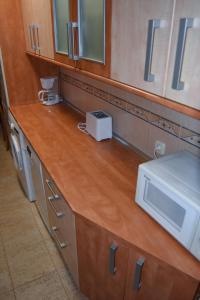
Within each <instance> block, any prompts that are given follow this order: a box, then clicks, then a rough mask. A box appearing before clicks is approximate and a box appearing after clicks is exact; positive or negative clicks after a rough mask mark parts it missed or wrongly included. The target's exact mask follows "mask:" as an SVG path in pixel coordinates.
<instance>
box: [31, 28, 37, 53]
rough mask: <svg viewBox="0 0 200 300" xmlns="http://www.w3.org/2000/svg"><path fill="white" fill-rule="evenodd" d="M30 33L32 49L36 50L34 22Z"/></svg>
mask: <svg viewBox="0 0 200 300" xmlns="http://www.w3.org/2000/svg"><path fill="white" fill-rule="evenodd" d="M32 35H33V50H35V51H36V50H37V46H36V34H35V24H32Z"/></svg>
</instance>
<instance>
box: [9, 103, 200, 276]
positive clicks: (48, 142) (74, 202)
mask: <svg viewBox="0 0 200 300" xmlns="http://www.w3.org/2000/svg"><path fill="white" fill-rule="evenodd" d="M11 111H12V113H13V115H14V117H15V118H16V120H17V121H18V123H19V125H20V127H21V128H22V130H23V131H24V133H25V135H26V137H27V138H28V140H29V142H30V143H31V144H32V146H33V148H34V149H35V151H36V152H37V154H38V156H39V157H40V159H41V161H42V163H43V164H44V166H45V167H46V169H47V171H48V172H49V173H50V174H51V176H52V178H53V180H54V181H55V182H56V184H57V187H58V189H59V190H60V192H61V193H62V194H63V196H64V197H65V199H66V201H67V202H68V204H69V205H70V207H71V208H72V210H73V211H74V212H75V213H77V214H79V215H81V216H83V217H85V218H86V219H88V220H90V221H92V222H94V223H96V224H97V225H99V226H101V227H103V228H105V229H106V230H108V231H109V232H111V233H113V234H115V235H116V236H118V237H120V238H121V239H123V240H124V241H126V242H128V243H131V244H132V245H134V246H135V247H136V248H138V249H141V250H142V251H144V252H146V253H149V254H151V255H153V256H154V257H156V258H159V259H161V260H162V261H164V262H166V263H167V264H169V265H171V266H174V267H175V268H177V269H178V270H180V271H182V272H184V273H186V274H188V275H189V276H191V277H193V278H195V279H198V280H199V279H200V264H199V262H198V261H197V260H196V259H195V258H194V257H193V256H192V255H190V253H189V252H188V251H186V250H185V249H184V248H183V247H182V246H181V245H180V244H179V243H178V242H177V241H176V240H175V239H173V237H171V236H170V235H169V234H168V233H167V232H166V231H165V230H164V229H163V228H162V227H161V226H159V225H158V224H157V223H156V222H155V221H154V220H153V219H151V218H150V217H149V216H148V215H147V214H146V213H145V212H144V211H143V210H142V209H141V208H140V207H138V206H137V205H136V203H135V202H134V194H135V189H136V181H137V170H138V165H139V164H140V163H142V162H143V161H144V159H143V158H142V157H141V156H139V155H138V154H136V153H135V152H133V150H131V149H130V148H128V147H126V146H124V145H122V144H120V143H119V142H117V141H116V140H114V139H112V140H109V141H104V142H96V141H95V140H94V139H93V138H92V137H90V136H88V135H85V134H83V133H81V132H80V131H79V130H78V129H77V123H78V122H79V121H81V120H83V117H81V116H80V115H79V114H78V113H77V112H75V111H73V110H72V109H71V108H69V107H67V106H66V105H64V104H59V105H56V106H52V107H46V106H42V105H41V104H30V105H24V106H20V107H17V106H16V107H12V109H11Z"/></svg>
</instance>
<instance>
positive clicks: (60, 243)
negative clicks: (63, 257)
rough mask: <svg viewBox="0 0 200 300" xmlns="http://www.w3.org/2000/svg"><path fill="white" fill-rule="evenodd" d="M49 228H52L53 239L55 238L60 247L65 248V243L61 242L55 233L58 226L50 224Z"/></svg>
mask: <svg viewBox="0 0 200 300" xmlns="http://www.w3.org/2000/svg"><path fill="white" fill-rule="evenodd" d="M51 229H52V233H53V234H54V236H55V240H56V242H57V243H58V244H59V246H60V248H65V247H67V243H65V242H61V241H60V240H59V238H58V236H57V234H56V231H57V230H58V228H57V227H56V226H52V227H51Z"/></svg>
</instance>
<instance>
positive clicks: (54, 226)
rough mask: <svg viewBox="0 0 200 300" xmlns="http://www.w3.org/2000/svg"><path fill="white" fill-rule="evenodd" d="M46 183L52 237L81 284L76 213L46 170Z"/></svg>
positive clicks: (74, 276) (75, 278)
mask: <svg viewBox="0 0 200 300" xmlns="http://www.w3.org/2000/svg"><path fill="white" fill-rule="evenodd" d="M44 183H45V194H46V197H47V208H48V215H49V223H50V231H51V234H52V237H53V239H54V240H55V242H56V244H57V246H58V249H59V251H60V253H61V255H62V256H63V258H64V260H65V262H66V264H67V266H68V268H69V270H70V272H71V274H72V276H73V278H74V280H75V282H76V284H77V285H78V286H79V282H78V262H77V247H76V227H75V217H74V214H73V212H72V210H71V208H70V207H69V206H68V204H67V203H66V201H65V199H64V198H63V197H62V195H61V193H60V192H59V190H58V189H57V187H56V185H55V183H54V182H53V181H52V179H51V178H50V176H49V175H48V173H47V172H46V171H45V172H44Z"/></svg>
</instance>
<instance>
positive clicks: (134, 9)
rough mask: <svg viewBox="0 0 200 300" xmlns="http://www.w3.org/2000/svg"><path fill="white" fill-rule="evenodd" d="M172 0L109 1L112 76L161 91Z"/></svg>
mask: <svg viewBox="0 0 200 300" xmlns="http://www.w3.org/2000/svg"><path fill="white" fill-rule="evenodd" d="M173 2H174V1H173V0H166V1H160V0H151V1H149V0H125V1H118V0H113V1H112V40H111V78H112V79H115V80H117V81H120V82H123V83H126V84H129V85H131V86H135V87H137V88H140V89H143V90H146V91H149V92H152V93H155V94H157V95H163V85H164V82H165V71H166V66H167V58H168V51H169V41H170V29H171V24H172V14H173Z"/></svg>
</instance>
